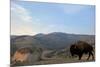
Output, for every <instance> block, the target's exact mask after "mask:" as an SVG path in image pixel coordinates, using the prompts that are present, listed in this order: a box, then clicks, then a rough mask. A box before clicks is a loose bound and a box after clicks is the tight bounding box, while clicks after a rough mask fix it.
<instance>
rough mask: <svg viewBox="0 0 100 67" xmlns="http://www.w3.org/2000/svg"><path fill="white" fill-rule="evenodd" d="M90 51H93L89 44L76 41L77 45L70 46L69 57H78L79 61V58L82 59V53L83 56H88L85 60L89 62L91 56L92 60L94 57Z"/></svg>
mask: <svg viewBox="0 0 100 67" xmlns="http://www.w3.org/2000/svg"><path fill="white" fill-rule="evenodd" d="M92 51H93V47H92V46H91V45H90V44H88V43H86V42H84V41H78V42H77V43H75V44H72V45H71V46H70V53H71V55H72V56H74V55H78V56H79V60H81V57H82V55H83V54H84V53H85V54H87V53H88V54H89V56H88V58H87V60H89V58H90V56H91V55H92V59H94V55H93V53H92Z"/></svg>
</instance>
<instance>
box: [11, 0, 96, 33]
mask: <svg viewBox="0 0 100 67" xmlns="http://www.w3.org/2000/svg"><path fill="white" fill-rule="evenodd" d="M51 32H65V33H74V34H89V35H94V34H95V6H94V5H79V4H59V3H43V2H28V1H11V35H35V34H38V33H45V34H47V33H51Z"/></svg>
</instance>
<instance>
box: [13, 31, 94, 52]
mask: <svg viewBox="0 0 100 67" xmlns="http://www.w3.org/2000/svg"><path fill="white" fill-rule="evenodd" d="M78 40H82V41H86V42H88V43H90V44H92V45H94V44H95V35H80V34H67V33H62V32H53V33H49V34H42V33H40V34H37V35H34V36H28V35H23V36H15V35H11V49H12V50H13V51H14V50H15V49H17V48H20V47H41V48H44V49H63V48H65V47H69V46H70V45H71V44H72V43H74V42H76V41H78Z"/></svg>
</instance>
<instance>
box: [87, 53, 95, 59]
mask: <svg viewBox="0 0 100 67" xmlns="http://www.w3.org/2000/svg"><path fill="white" fill-rule="evenodd" d="M90 55H92V59H94V55H93V53H92V52H89V56H88V58H87V60H89V58H90Z"/></svg>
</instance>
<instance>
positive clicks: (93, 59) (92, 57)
mask: <svg viewBox="0 0 100 67" xmlns="http://www.w3.org/2000/svg"><path fill="white" fill-rule="evenodd" d="M90 53H91V55H92V59H93V60H94V55H93V53H92V52H90Z"/></svg>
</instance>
